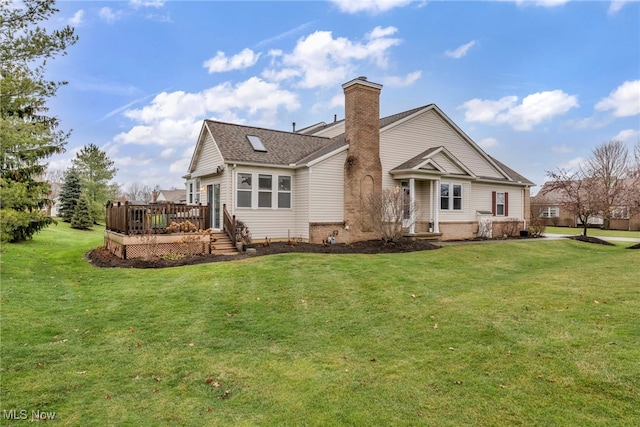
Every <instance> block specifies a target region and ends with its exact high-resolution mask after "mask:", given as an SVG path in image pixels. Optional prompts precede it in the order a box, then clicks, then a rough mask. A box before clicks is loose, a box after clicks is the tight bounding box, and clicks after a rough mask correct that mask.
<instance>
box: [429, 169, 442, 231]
mask: <svg viewBox="0 0 640 427" xmlns="http://www.w3.org/2000/svg"><path fill="white" fill-rule="evenodd" d="M431 182H432V183H433V181H431ZM435 187H436V188H435V191H434V192H433V193H432V194H433V232H434V233H439V232H440V197H439V192H440V180H439V179H436V182H435Z"/></svg>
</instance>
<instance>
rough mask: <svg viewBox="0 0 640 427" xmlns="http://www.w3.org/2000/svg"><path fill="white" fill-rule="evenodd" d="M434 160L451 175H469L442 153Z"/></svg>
mask: <svg viewBox="0 0 640 427" xmlns="http://www.w3.org/2000/svg"><path fill="white" fill-rule="evenodd" d="M433 160H435V161H436V163H437V164H438V165H439V166H440V167H442V168H444V170H445V171H447V173H450V174H454V173H457V174H465V175H467V172H465V171H463V170H462V169H460V167H458V166H457V165H455V164H454V163H453V162H452V161H451V160H450V159H449V158H448V157H447V156H445V155H444V154H442V153H439V154H437V155H436V156H434V157H433Z"/></svg>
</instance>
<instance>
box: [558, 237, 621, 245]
mask: <svg viewBox="0 0 640 427" xmlns="http://www.w3.org/2000/svg"><path fill="white" fill-rule="evenodd" d="M569 239H573V240H579V241H581V242H587V243H595V244H598V245H606V246H615V245H614V244H613V243H611V242H607V241H606V240H602V239H598V238H597V237H592V236H583V235H579V236H570V237H569Z"/></svg>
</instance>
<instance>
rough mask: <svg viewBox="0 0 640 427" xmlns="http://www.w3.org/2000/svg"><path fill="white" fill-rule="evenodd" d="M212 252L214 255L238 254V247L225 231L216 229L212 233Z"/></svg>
mask: <svg viewBox="0 0 640 427" xmlns="http://www.w3.org/2000/svg"><path fill="white" fill-rule="evenodd" d="M211 253H212V254H214V255H237V254H238V248H236V247H235V246H234V245H233V243H232V242H231V239H230V238H229V236H227V233H225V232H224V231H214V232H213V233H211Z"/></svg>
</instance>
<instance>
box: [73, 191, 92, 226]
mask: <svg viewBox="0 0 640 427" xmlns="http://www.w3.org/2000/svg"><path fill="white" fill-rule="evenodd" d="M92 225H93V219H92V218H91V213H90V212H89V201H88V200H87V197H86V196H84V195H83V196H82V197H80V200H78V205H77V206H76V209H75V211H74V213H73V217H71V228H77V229H78V230H89V229H90V228H91V226H92Z"/></svg>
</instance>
